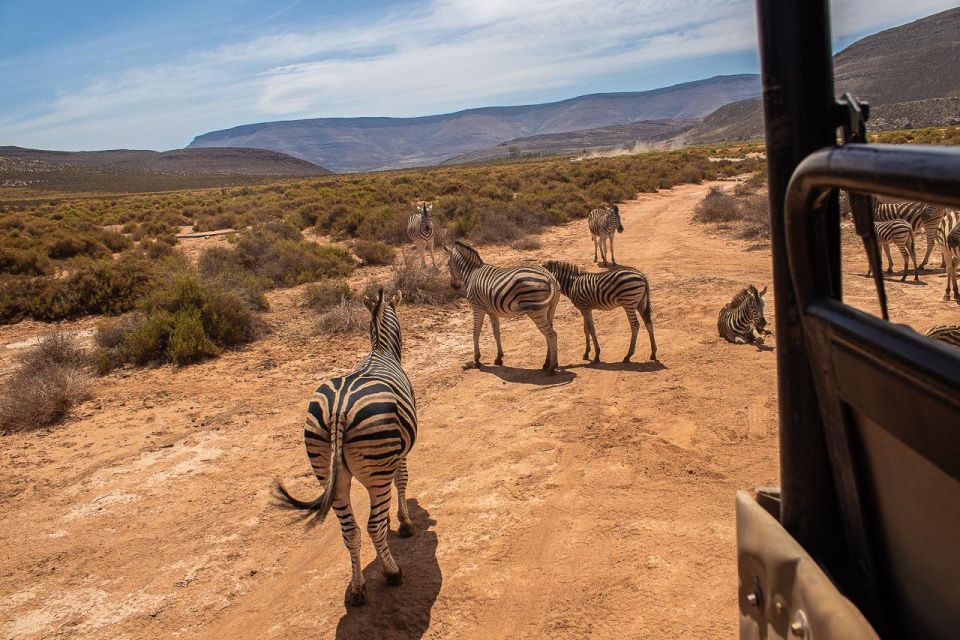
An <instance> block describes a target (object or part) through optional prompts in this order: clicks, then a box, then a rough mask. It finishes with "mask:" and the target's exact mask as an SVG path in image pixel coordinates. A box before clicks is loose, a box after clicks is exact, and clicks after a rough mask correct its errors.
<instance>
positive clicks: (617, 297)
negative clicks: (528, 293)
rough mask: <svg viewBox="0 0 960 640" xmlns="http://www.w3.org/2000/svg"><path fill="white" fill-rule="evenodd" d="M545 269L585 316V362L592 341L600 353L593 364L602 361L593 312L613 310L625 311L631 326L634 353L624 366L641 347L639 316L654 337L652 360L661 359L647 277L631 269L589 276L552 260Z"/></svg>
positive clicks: (568, 264) (576, 268) (569, 265)
mask: <svg viewBox="0 0 960 640" xmlns="http://www.w3.org/2000/svg"><path fill="white" fill-rule="evenodd" d="M543 267H544V268H545V269H546V270H547V271H549V272H550V273H552V274H553V275H554V277H555V278H556V279H557V282H558V283H559V284H560V291H562V292H563V295H565V296H567V297H568V298H569V299H570V302H572V303H573V306H575V307H576V308H577V309H578V310H579V311H580V313H581V315H583V335H584V339H585V340H586V343H587V346H586V349H585V350H584V352H583V359H584V360H589V359H590V338H591V337H592V338H593V345H594V347H595V350H596V353H595V354H594V358H593V361H594V362H599V361H600V341H599V340H597V329H596V327H595V325H594V322H593V310H594V309H600V310H604V311H606V310H610V309H615V308H616V307H622V308H623V310H624V311H625V312H626V314H627V320H628V321H629V322H630V349H629V350H628V351H627V355H626V357H624V359H623V361H624V362H630V358H631V357H632V356H633V353H634V351H635V350H636V347H637V333H638V332H639V331H640V322H639V321H638V320H637V312H638V311H639V312H640V317H642V318H643V324H644V326H645V327H646V329H647V335H649V336H650V359H651V360H656V359H657V341H656V339H655V338H654V337H653V319H652V318H651V308H650V283H649V282H648V281H647V277H646V276H645V275H643V274H642V273H640V272H639V271H637V270H636V269H633V268H631V267H621V268H620V269H615V270H612V271H605V272H603V273H588V272H586V271H583V270H582V269H581V268H580V267H578V266H576V265H574V264H571V263H569V262H561V261H559V260H551V261H549V262H545V263H544V265H543Z"/></svg>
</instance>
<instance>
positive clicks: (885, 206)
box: [840, 190, 947, 269]
mask: <svg viewBox="0 0 960 640" xmlns="http://www.w3.org/2000/svg"><path fill="white" fill-rule="evenodd" d="M872 202H873V219H874V221H875V222H885V221H888V220H903V221H905V222H908V223H909V224H910V227H911V228H912V229H913V235H914V239H916V237H918V236H919V235H920V231H921V230H923V232H924V234H925V235H926V238H927V251H926V254H924V256H923V261H922V262H921V263H920V267H919V268H920V269H923V268H925V267H926V266H927V261H928V260H930V254H931V253H933V249H934V247H935V246H936V244H937V242H938V238H937V229H938V228H939V225H940V221H941V220H942V219H943V216H944V214H946V212H947V210H946V209H945V208H944V207H939V206H934V205H930V204H926V203H923V202H906V201H897V202H880V201H879V200H877V199H876V198H872ZM840 213H841V214H843V215H844V216H848V215H850V214H851V207H850V194H849V193H847V192H846V191H845V190H841V191H840Z"/></svg>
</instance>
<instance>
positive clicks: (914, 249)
mask: <svg viewBox="0 0 960 640" xmlns="http://www.w3.org/2000/svg"><path fill="white" fill-rule="evenodd" d="M908 249H910V256H911V257H912V258H913V280H914V282H920V267H918V266H917V244H916V242H915V241H914V238H913V236H910V246H909V247H908ZM924 264H926V261H924ZM907 266H909V265H907ZM904 273H906V271H904Z"/></svg>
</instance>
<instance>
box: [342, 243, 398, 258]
mask: <svg viewBox="0 0 960 640" xmlns="http://www.w3.org/2000/svg"><path fill="white" fill-rule="evenodd" d="M350 248H351V249H353V252H354V253H355V254H357V256H358V257H359V258H360V259H361V260H363V263H364V264H393V261H394V259H396V251H394V250H393V247H391V246H390V245H388V244H387V243H385V242H381V241H380V240H364V239H362V238H361V239H359V240H354V241H353V242H352V243H350Z"/></svg>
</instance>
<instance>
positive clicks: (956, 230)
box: [937, 210, 960, 303]
mask: <svg viewBox="0 0 960 640" xmlns="http://www.w3.org/2000/svg"><path fill="white" fill-rule="evenodd" d="M937 239H938V240H939V241H940V251H941V252H942V253H943V266H944V267H946V269H947V290H946V291H945V292H944V293H943V299H944V300H949V299H950V286H951V285H953V299H954V300H956V301H957V302H958V303H960V292H958V291H957V267H958V263H960V211H955V210H954V211H948V212H947V213H946V215H944V216H943V220H941V221H940V227H939V229H938V230H937Z"/></svg>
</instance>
